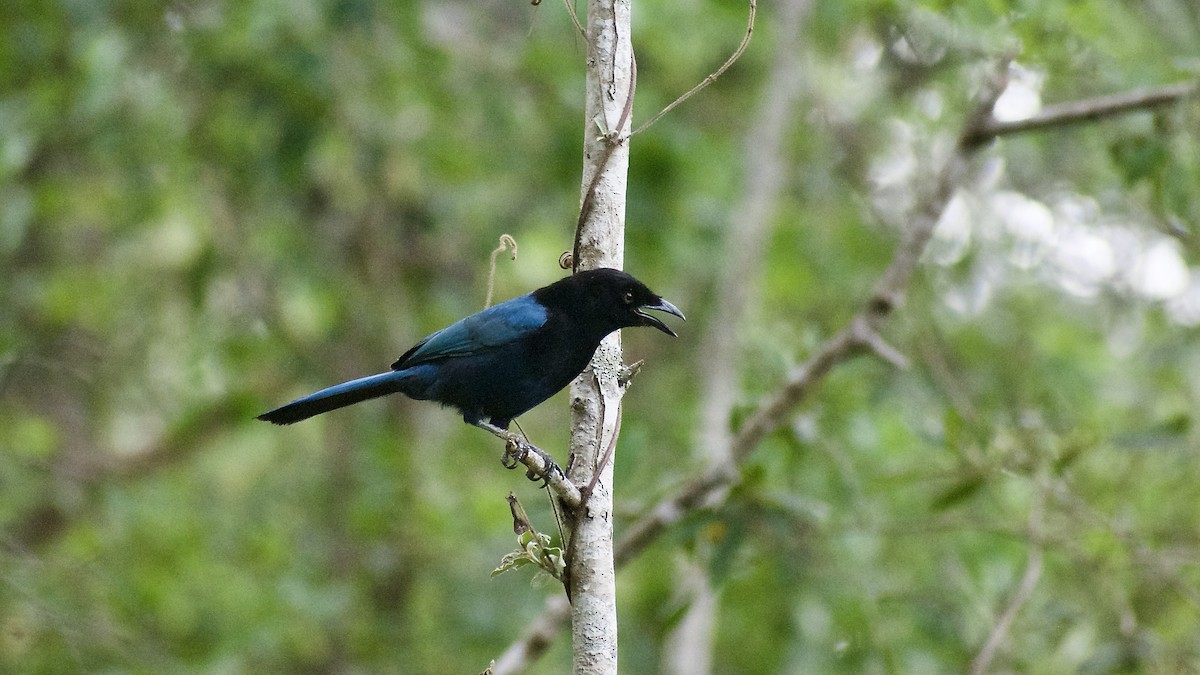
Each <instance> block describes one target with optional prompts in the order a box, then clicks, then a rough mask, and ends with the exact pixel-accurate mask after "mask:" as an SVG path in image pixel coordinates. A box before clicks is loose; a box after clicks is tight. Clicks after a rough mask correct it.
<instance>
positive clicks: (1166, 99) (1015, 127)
mask: <svg viewBox="0 0 1200 675" xmlns="http://www.w3.org/2000/svg"><path fill="white" fill-rule="evenodd" d="M1198 94H1200V83H1196V82H1179V83H1176V84H1169V85H1166V86H1163V87H1156V88H1153V89H1138V90H1135V91H1130V92H1124V93H1120V94H1110V95H1108V96H1097V97H1095V98H1089V99H1084V100H1082V101H1072V102H1070V103H1059V104H1055V105H1048V106H1046V107H1045V108H1042V110H1041V111H1040V112H1038V114H1036V115H1034V116H1033V117H1028V118H1025V119H1023V120H1012V121H1000V120H997V119H995V118H993V117H991V116H989V118H988V120H987V122H986V123H984V124H982V125H980V126H979V127H978V128H977V129H975V131H974V137H973V138H972V139H971V140H972V142H976V143H978V142H984V141H989V140H991V139H993V138H996V137H998V136H1007V135H1009V134H1018V133H1023V132H1026V131H1037V130H1040V129H1048V128H1051V127H1061V126H1068V125H1071V124H1079V123H1081V122H1092V121H1095V120H1097V119H1100V118H1102V117H1111V116H1113V115H1120V114H1122V113H1127V112H1134V111H1138V110H1149V109H1151V108H1157V107H1160V106H1165V105H1171V104H1172V103H1177V102H1179V101H1181V100H1183V99H1186V98H1190V97H1192V96H1196V95H1198Z"/></svg>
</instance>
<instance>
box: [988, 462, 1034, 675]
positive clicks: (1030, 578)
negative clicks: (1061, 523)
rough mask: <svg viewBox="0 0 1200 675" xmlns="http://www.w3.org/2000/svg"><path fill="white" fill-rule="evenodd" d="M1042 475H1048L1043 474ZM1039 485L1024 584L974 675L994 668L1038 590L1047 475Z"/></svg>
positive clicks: (1031, 515) (1003, 614)
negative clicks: (1011, 630)
mask: <svg viewBox="0 0 1200 675" xmlns="http://www.w3.org/2000/svg"><path fill="white" fill-rule="evenodd" d="M1042 473H1045V471H1043V472H1042ZM1035 480H1036V481H1037V485H1035V486H1034V493H1033V500H1032V503H1030V505H1029V525H1028V528H1029V540H1030V541H1029V554H1028V557H1027V558H1026V559H1025V572H1024V573H1023V574H1022V575H1021V582H1020V584H1018V585H1017V590H1016V591H1014V592H1013V595H1012V597H1011V598H1009V600H1008V605H1006V606H1005V607H1004V611H1003V612H1001V613H1000V616H999V617H997V618H996V623H995V624H993V625H992V630H991V632H989V633H988V637H987V641H986V642H984V645H983V648H982V649H980V650H979V654H977V655H976V656H975V659H974V660H973V661H972V662H971V675H983V673H986V672H988V668H989V667H990V666H991V665H992V659H993V658H995V656H996V650H998V649H999V648H1000V645H1001V644H1002V643H1003V642H1004V640H1005V638H1007V637H1008V629H1009V628H1010V627H1011V626H1012V622H1013V621H1014V620H1015V619H1016V618H1017V613H1018V612H1020V611H1021V607H1022V606H1024V604H1025V603H1026V602H1028V601H1029V598H1030V597H1032V596H1033V590H1034V588H1036V587H1037V583H1038V580H1039V579H1041V577H1042V558H1043V555H1044V544H1043V541H1042V537H1043V534H1042V532H1043V530H1044V521H1045V510H1046V508H1045V507H1046V493H1047V492H1048V491H1049V487H1048V483H1049V478H1048V477H1047V476H1041V475H1039V476H1038V477H1036V478H1035Z"/></svg>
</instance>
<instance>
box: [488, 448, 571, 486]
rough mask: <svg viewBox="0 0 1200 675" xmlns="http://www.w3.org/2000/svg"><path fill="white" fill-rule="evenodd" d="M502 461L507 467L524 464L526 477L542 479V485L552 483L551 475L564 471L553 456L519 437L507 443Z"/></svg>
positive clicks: (536, 479)
mask: <svg viewBox="0 0 1200 675" xmlns="http://www.w3.org/2000/svg"><path fill="white" fill-rule="evenodd" d="M500 463H501V464H503V465H504V468H506V469H515V468H517V465H518V464H524V465H525V466H526V471H525V477H526V478H528V479H529V480H531V481H535V482H536V481H541V482H542V487H546V486H548V485H549V484H550V477H551V475H553V474H555V473H558V474H561V473H562V469H560V468H558V464H556V463H555V462H554V458H553V457H551V456H550V455H549V454H547V453H546V452H544V451H543V450H541V449H540V448H538V447H537V446H535V445H531V444H529V443H527V442H525V441H522V440H518V439H511V440H509V441H508V442H507V443H506V444H505V446H504V456H503V457H501V458H500Z"/></svg>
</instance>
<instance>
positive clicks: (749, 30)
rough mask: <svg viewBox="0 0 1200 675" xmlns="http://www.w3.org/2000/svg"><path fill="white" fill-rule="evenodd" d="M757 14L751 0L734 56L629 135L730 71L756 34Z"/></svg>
mask: <svg viewBox="0 0 1200 675" xmlns="http://www.w3.org/2000/svg"><path fill="white" fill-rule="evenodd" d="M757 13H758V0H750V12H749V16H748V18H747V20H746V34H745V35H743V36H742V43H741V44H739V45H738V47H737V49H735V50H733V54H730V56H729V58H727V59H725V63H722V64H721V67H720V68H717V69H716V70H714V71H713V72H711V73H709V75H708V77H706V78H704V79H703V80H701V81H700V83H699V84H697V85H696V86H694V87H692V88H691V89H689V90H687V92H686V93H684V94H683V95H682V96H680V97H679V98H677V99H675V100H674V101H671V102H670V103H669V104H667V107H665V108H663V109H662V110H660V111H658V114H656V115H655V116H654V117H651V118H650V119H648V120H646V121H645V122H644V123H642V125H641V126H640V127H638V128H637V129H634V131H633V133H631V134H629V135H630V136H633V135H636V134H640V133H641V132H643V131H645V130H646V128H647V127H649V126H650V125H651V124H654V123H655V122H657V121H658V120H659V119H660V118H661V117H662V116H663V115H666V114H667V113H669V112H671V110H673V109H674V108H675V106H677V105H679V104H680V103H683V102H684V101H686V100H688V99H689V98H691V97H692V96H694V95H695V94H696V92H698V91H700V90H701V89H703V88H705V87H707V86H708V85H710V84H712V83H713V82H716V81H717V78H718V77H720V76H721V75H722V74H724V73H725V71H726V70H729V67H730V66H732V65H733V64H734V62H735V61H737V60H738V59H739V58H741V56H742V53H743V52H745V51H746V47H748V46H749V45H750V37H751V36H752V35H753V34H754V17H755V15H756V14H757Z"/></svg>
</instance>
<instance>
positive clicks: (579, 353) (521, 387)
mask: <svg viewBox="0 0 1200 675" xmlns="http://www.w3.org/2000/svg"><path fill="white" fill-rule="evenodd" d="M647 310H653V311H659V312H665V313H667V314H672V315H674V316H677V317H679V318H680V319H683V320H686V317H684V315H683V312H681V311H679V308H678V307H676V306H675V305H673V304H671V303H670V302H668V301H667V300H664V299H663V298H662V297H661V296H659V295H657V294H655V293H654V292H653V291H651V290H650V289H649V288H647V287H646V285H645V284H643V283H642V282H640V281H638V280H637V279H635V278H634V277H633V276H631V275H629V274H628V273H626V272H624V271H621V270H616V269H610V268H599V269H594V270H587V271H581V272H577V273H575V274H571V275H569V276H566V277H564V278H562V279H559V280H558V281H556V282H554V283H552V284H550V285H548V286H544V287H542V288H539V289H537V290H536V291H533V292H531V293H528V294H526V295H522V296H519V297H516V298H513V299H511V300H507V301H505V302H502V303H499V304H497V305H493V306H491V307H488V308H486V309H484V310H482V311H480V312H477V313H475V314H472V315H470V316H468V317H466V318H464V319H461V320H459V321H458V322H456V323H453V324H451V325H449V326H447V327H446V328H443V329H441V330H439V331H437V332H435V333H432V334H431V335H429V336H427V337H426V338H424V339H423V340H421V341H420V342H418V343H417V344H415V345H413V346H412V348H410V349H409V350H408V351H406V352H404V354H402V355H401V356H400V358H398V359H396V362H395V363H393V364H392V367H391V370H390V371H388V372H385V373H379V374H377V375H368V376H366V377H361V378H358V379H356V380H351V381H349V382H343V383H342V384H338V385H334V386H332V387H328V388H326V389H322V390H321V391H318V392H316V393H313V394H309V395H308V396H304V397H301V398H298V399H296V400H295V401H292V402H291V403H288V404H285V405H282V406H280V407H278V408H275V409H274V410H270V411H268V412H265V413H263V414H261V415H259V416H258V418H257V419H260V420H263V421H266V422H271V423H272V424H281V425H282V424H294V423H296V422H300V421H302V420H306V419H308V418H310V417H313V416H315V415H320V414H322V413H326V412H329V411H331V410H336V409H338V408H342V407H345V406H348V405H352V404H354V403H359V402H361V401H366V400H368V399H373V398H378V397H380V396H386V395H388V394H395V393H400V394H404V395H405V396H408V397H409V398H413V399H417V400H429V401H435V402H437V403H441V404H442V405H443V406H449V407H453V408H457V409H458V411H459V412H460V413H461V414H462V417H463V421H464V422H466V423H467V424H472V425H475V426H479V427H482V428H487V425H488V424H490V425H493V426H494V427H498V428H499V429H504V430H507V429H508V426H509V424H510V423H511V422H512V420H513V419H514V418H516V417H517V416H519V415H521V414H523V413H525V412H527V411H529V410H531V409H532V408H534V407H535V406H537V405H538V404H540V403H542V402H543V401H545V400H546V399H548V398H550V397H551V396H553V395H554V394H555V393H557V392H558V391H559V390H561V389H562V388H563V387H566V386H567V385H568V384H570V382H571V380H573V379H575V377H576V376H578V375H579V374H580V373H581V372H583V370H584V368H586V367H587V365H588V363H589V362H590V361H591V359H592V356H593V354H595V352H596V349H597V348H598V347H599V346H600V341H601V340H603V339H604V338H605V337H606V336H607V335H608V334H609V333H612V332H613V331H616V330H619V329H621V328H632V327H635V326H650V327H653V328H656V329H658V330H660V331H662V332H664V333H666V334H668V335H670V336H672V337H676V333H675V331H673V330H671V328H670V327H668V326H667V324H665V323H663V321H662V320H661V319H659V318H658V317H656V316H654V315H652V314H648V313H647Z"/></svg>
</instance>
